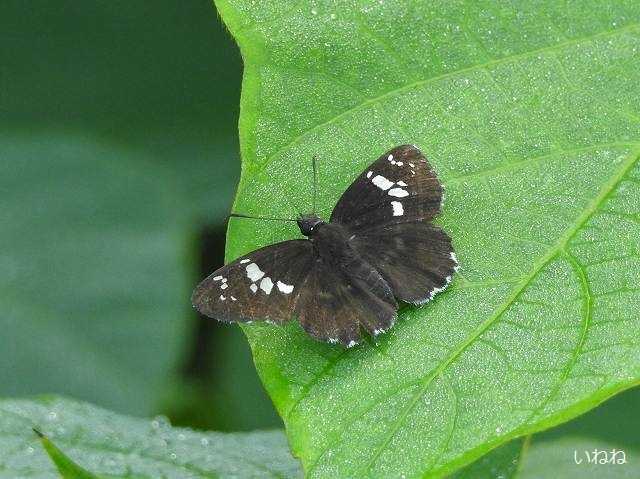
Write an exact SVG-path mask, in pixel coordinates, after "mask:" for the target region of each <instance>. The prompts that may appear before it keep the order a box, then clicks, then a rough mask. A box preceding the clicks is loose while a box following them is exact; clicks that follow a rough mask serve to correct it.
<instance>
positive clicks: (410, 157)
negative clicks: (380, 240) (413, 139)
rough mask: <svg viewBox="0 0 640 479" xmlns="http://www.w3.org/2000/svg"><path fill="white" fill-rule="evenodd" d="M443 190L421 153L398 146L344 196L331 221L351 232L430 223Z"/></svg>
mask: <svg viewBox="0 0 640 479" xmlns="http://www.w3.org/2000/svg"><path fill="white" fill-rule="evenodd" d="M441 203H442V186H441V184H440V182H439V181H438V178H437V177H436V174H435V172H434V171H433V169H432V168H431V166H430V165H429V163H428V162H427V160H426V158H425V157H424V155H423V154H422V152H421V151H420V150H419V149H418V148H417V147H415V146H413V145H402V146H398V147H396V148H394V149H392V150H390V151H388V152H387V153H385V154H384V155H382V156H381V157H380V158H378V159H377V160H376V161H375V162H373V163H372V164H371V165H370V166H369V167H368V168H367V169H365V170H364V171H363V172H362V174H361V175H360V176H359V177H358V178H357V179H356V180H355V181H354V182H353V183H352V184H351V186H349V188H348V189H347V190H346V191H345V192H344V194H343V195H342V197H341V198H340V200H338V204H337V205H336V207H335V208H334V210H333V213H332V214H331V221H332V222H338V223H341V224H343V225H347V226H349V227H350V229H352V230H353V231H357V230H359V229H361V228H370V227H374V226H380V225H384V224H389V223H404V222H411V221H425V220H427V221H428V220H431V219H432V218H433V217H434V216H436V215H437V214H438V213H439V212H440V207H441Z"/></svg>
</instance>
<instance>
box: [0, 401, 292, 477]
mask: <svg viewBox="0 0 640 479" xmlns="http://www.w3.org/2000/svg"><path fill="white" fill-rule="evenodd" d="M32 427H37V428H38V429H39V430H41V431H42V433H44V434H45V435H46V436H47V437H48V438H49V439H50V440H51V442H52V443H53V444H55V446H56V447H57V448H58V449H59V450H60V451H61V452H62V453H63V454H64V455H65V456H67V457H68V458H69V459H71V460H72V461H75V462H76V463H77V464H78V465H79V466H80V467H82V468H84V469H85V470H87V471H89V472H91V473H93V474H96V475H99V476H101V477H103V476H109V477H121V478H159V477H180V478H185V479H186V478H196V477H221V478H231V477H238V478H250V477H256V478H257V477H260V478H263V477H274V478H289V477H299V476H300V471H299V465H298V462H297V461H295V460H294V459H293V458H292V457H291V455H290V454H289V450H288V448H287V444H286V440H285V437H284V435H283V434H282V433H281V432H280V431H264V432H252V433H230V434H222V433H202V432H196V431H192V430H189V429H182V428H173V427H171V426H170V425H169V423H168V421H167V420H166V419H165V418H162V417H157V418H155V419H153V420H151V421H147V420H141V419H134V418H130V417H126V416H119V415H117V414H114V413H112V412H108V411H105V410H103V409H101V408H97V407H95V406H92V405H89V404H86V403H81V402H77V401H71V400H68V399H61V398H55V397H49V398H41V399H37V400H2V401H0V477H6V478H12V479H15V478H17V477H37V478H42V479H44V478H55V477H59V476H58V474H57V473H56V469H55V466H54V465H53V463H52V462H51V460H50V459H49V457H48V456H47V454H46V453H45V451H44V449H43V447H42V444H41V443H40V439H39V438H38V437H37V436H36V435H35V434H34V433H33V430H32Z"/></svg>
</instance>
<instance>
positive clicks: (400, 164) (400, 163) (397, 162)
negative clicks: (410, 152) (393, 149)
mask: <svg viewBox="0 0 640 479" xmlns="http://www.w3.org/2000/svg"><path fill="white" fill-rule="evenodd" d="M396 165H397V166H402V165H404V163H403V162H401V161H396Z"/></svg>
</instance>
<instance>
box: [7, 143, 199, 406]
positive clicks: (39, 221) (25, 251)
mask: <svg viewBox="0 0 640 479" xmlns="http://www.w3.org/2000/svg"><path fill="white" fill-rule="evenodd" d="M0 144H1V145H2V146H0V148H2V151H3V156H4V159H5V161H2V162H0V177H2V179H3V184H4V185H6V186H4V191H3V198H4V207H3V208H2V210H1V211H0V221H1V222H2V223H3V224H4V225H5V227H4V231H3V235H2V237H1V239H0V242H1V243H0V248H1V249H2V252H3V253H2V255H1V256H0V263H1V264H2V266H0V269H2V270H3V271H4V272H5V274H3V275H2V276H1V277H0V289H1V290H2V291H3V303H4V304H5V307H4V308H3V309H4V310H3V315H2V318H1V321H2V323H1V324H2V328H3V330H4V331H6V334H2V335H0V351H1V353H0V354H1V355H2V364H3V368H2V369H0V383H1V384H2V389H3V391H4V392H5V394H11V395H19V394H22V393H24V392H25V389H29V388H32V389H34V390H36V391H30V392H42V391H63V392H65V393H67V394H72V395H74V396H78V397H90V398H92V399H94V400H96V401H100V402H102V404H106V405H109V407H112V408H116V409H121V410H130V411H137V412H150V411H149V409H151V408H150V407H149V405H150V404H152V403H153V401H154V400H155V399H156V398H161V397H162V396H163V394H164V393H163V390H164V389H165V388H166V386H167V379H168V375H169V374H170V373H171V372H172V369H173V367H174V364H175V363H176V362H177V361H178V358H179V354H180V352H181V351H180V347H181V346H182V345H181V342H180V338H183V337H184V336H185V334H186V327H187V324H186V323H185V322H184V321H182V320H181V316H182V314H181V313H182V311H183V309H182V306H181V301H180V298H181V297H183V296H186V295H188V293H189V284H187V283H186V281H185V280H186V279H187V277H188V274H187V271H185V265H184V261H182V259H183V257H182V254H181V253H182V252H183V251H184V250H185V249H186V244H185V243H186V239H187V238H185V237H183V236H181V235H180V233H179V232H180V228H181V226H183V225H181V224H180V223H177V222H175V215H174V213H173V212H174V210H173V208H174V205H173V204H172V203H174V202H175V201H176V200H177V198H176V196H173V197H172V196H171V195H167V192H168V191H171V189H172V183H171V182H170V180H169V179H170V172H167V171H166V170H165V171H163V170H162V169H161V168H159V167H158V168H157V169H156V170H155V171H156V173H155V175H154V176H153V177H150V176H149V175H148V174H147V172H148V170H147V169H145V168H144V167H142V168H136V166H135V165H136V162H139V161H140V159H139V157H136V159H135V160H132V159H131V157H130V156H129V155H128V154H127V153H126V152H123V151H118V150H117V149H114V148H113V147H111V146H108V147H103V146H102V145H100V144H98V143H91V142H89V141H87V139H86V138H78V137H75V138H74V137H70V136H62V135H61V136H52V137H48V138H47V137H44V136H40V137H39V138H38V140H37V141H35V140H34V139H33V138H31V137H22V138H16V137H15V136H13V137H11V138H7V137H4V138H0ZM89 160H90V161H89ZM134 185H135V186H134ZM169 198H173V199H172V200H169ZM172 220H173V221H172ZM167 223H172V224H173V228H171V229H169V228H167V226H166V225H167ZM72 238H73V239H72ZM160 258H161V260H160ZM105 338H108V340H107V341H105ZM141 345H144V346H142V347H141ZM158 351H162V354H158ZM43 363H44V364H43ZM25 378H27V380H26V381H25Z"/></svg>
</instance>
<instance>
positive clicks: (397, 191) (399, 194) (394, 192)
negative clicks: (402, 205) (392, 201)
mask: <svg viewBox="0 0 640 479" xmlns="http://www.w3.org/2000/svg"><path fill="white" fill-rule="evenodd" d="M389 196H395V197H396V198H404V197H405V196H409V192H408V191H407V190H403V189H402V188H391V189H390V190H389Z"/></svg>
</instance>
